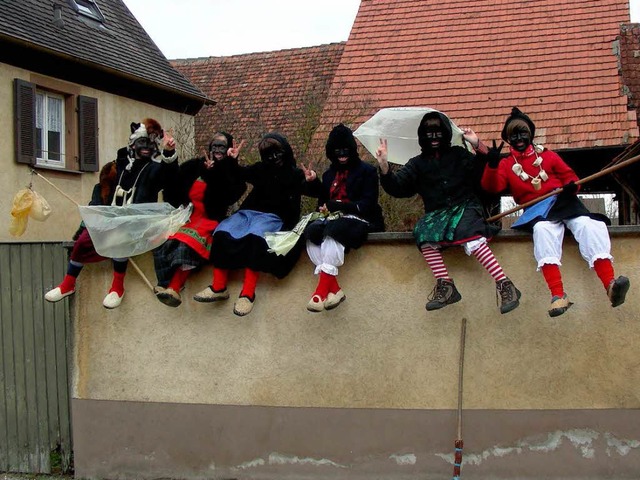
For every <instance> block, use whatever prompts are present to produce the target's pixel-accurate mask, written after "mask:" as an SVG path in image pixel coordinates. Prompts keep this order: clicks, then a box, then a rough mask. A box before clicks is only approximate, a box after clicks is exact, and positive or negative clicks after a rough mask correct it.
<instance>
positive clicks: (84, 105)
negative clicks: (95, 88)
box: [78, 95, 98, 172]
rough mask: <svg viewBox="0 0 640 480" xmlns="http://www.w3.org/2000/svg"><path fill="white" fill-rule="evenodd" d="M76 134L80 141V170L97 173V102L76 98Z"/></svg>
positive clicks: (88, 98)
mask: <svg viewBox="0 0 640 480" xmlns="http://www.w3.org/2000/svg"><path fill="white" fill-rule="evenodd" d="M78 132H79V137H80V138H79V140H80V170H82V171H84V172H97V171H98V100H97V99H95V98H91V97H85V96H83V95H80V96H79V97H78Z"/></svg>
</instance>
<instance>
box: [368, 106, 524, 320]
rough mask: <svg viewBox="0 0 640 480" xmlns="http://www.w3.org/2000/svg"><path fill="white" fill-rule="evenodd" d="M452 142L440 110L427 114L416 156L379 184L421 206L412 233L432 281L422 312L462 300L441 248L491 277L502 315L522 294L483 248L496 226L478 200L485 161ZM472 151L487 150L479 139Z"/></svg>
mask: <svg viewBox="0 0 640 480" xmlns="http://www.w3.org/2000/svg"><path fill="white" fill-rule="evenodd" d="M474 135H475V134H474ZM476 138H477V137H476ZM451 139H452V129H451V124H450V123H449V120H448V118H447V117H446V116H445V115H443V114H442V113H440V112H438V111H433V112H429V113H427V114H426V115H425V116H424V117H423V118H422V120H421V122H420V125H419V127H418V142H419V144H420V147H421V150H422V152H421V153H420V155H418V156H416V157H414V158H412V159H410V160H409V161H408V162H407V163H406V165H404V166H403V167H402V168H400V169H399V170H398V171H396V172H395V173H394V172H392V171H391V170H389V171H388V172H387V173H386V174H381V176H380V182H381V185H382V188H383V189H384V190H385V191H386V192H387V193H388V194H389V195H392V196H394V197H401V198H408V197H413V196H414V195H416V194H418V195H420V197H421V198H422V201H423V203H424V211H425V215H424V216H423V217H422V218H421V219H420V220H418V222H417V224H416V225H415V228H414V231H413V235H414V237H415V239H416V244H417V246H418V248H419V249H420V251H421V253H422V255H423V257H424V259H425V260H426V262H427V265H428V266H429V268H430V269H431V271H432V272H433V274H434V276H435V278H436V285H435V287H434V289H433V292H432V294H431V296H430V297H429V302H428V303H427V304H426V309H427V310H437V309H440V308H443V307H445V306H447V305H449V304H452V303H455V302H458V301H460V300H461V298H462V296H461V295H460V293H459V292H458V290H457V288H456V286H455V284H454V282H453V279H452V278H451V277H450V276H449V272H448V271H447V268H446V266H445V264H444V259H443V257H442V253H441V250H442V249H443V248H445V247H450V246H454V245H459V246H463V247H464V249H465V252H466V253H467V255H473V256H475V257H476V258H477V259H478V261H480V263H481V264H482V266H483V267H485V269H486V270H487V271H488V272H489V274H490V275H491V276H492V277H493V279H494V280H495V282H496V289H497V292H498V295H499V298H500V313H507V312H510V311H512V310H513V309H515V308H517V307H518V305H519V298H520V291H519V290H518V289H517V288H515V286H514V285H513V282H512V281H511V280H509V278H507V276H506V275H505V274H504V271H503V270H502V268H501V267H500V265H499V263H498V261H497V260H496V258H495V256H494V255H493V253H492V251H491V250H490V248H489V246H488V244H487V241H488V239H490V238H491V237H493V236H494V235H495V233H497V231H498V230H499V228H498V227H496V226H493V225H489V224H488V223H487V222H486V221H485V219H484V216H483V209H482V205H481V202H480V200H479V199H478V196H477V192H478V190H479V182H480V177H481V175H482V168H483V167H484V161H483V160H484V158H483V155H481V154H478V155H474V154H472V153H471V152H469V151H468V150H466V149H465V148H463V147H459V146H452V145H451ZM474 147H475V148H476V149H477V151H485V150H486V149H485V148H484V146H483V145H482V144H481V143H480V142H479V141H478V142H477V144H476V145H474ZM385 153H386V151H385ZM385 160H386V159H385ZM379 161H380V159H379Z"/></svg>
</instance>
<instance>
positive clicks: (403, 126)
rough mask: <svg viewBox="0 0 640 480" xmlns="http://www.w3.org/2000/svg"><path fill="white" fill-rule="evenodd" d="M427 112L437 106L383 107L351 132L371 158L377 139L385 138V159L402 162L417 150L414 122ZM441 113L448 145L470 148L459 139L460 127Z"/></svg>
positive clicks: (375, 148) (376, 147) (417, 152)
mask: <svg viewBox="0 0 640 480" xmlns="http://www.w3.org/2000/svg"><path fill="white" fill-rule="evenodd" d="M430 112H438V110H434V109H433V108H428V107H394V108H383V109H382V110H380V111H378V113H376V114H375V115H374V116H373V117H371V118H370V119H369V120H367V121H366V122H364V123H363V124H362V125H360V127H359V128H358V129H357V130H356V131H355V132H353V136H354V137H356V138H357V139H358V140H360V143H362V144H363V145H364V146H365V148H366V149H367V150H368V151H369V153H370V154H371V155H373V157H374V158H375V156H376V150H377V149H378V147H379V146H380V139H381V138H382V139H386V140H387V159H388V160H389V161H390V162H392V163H397V164H400V165H404V164H405V163H407V161H408V160H409V159H411V158H413V157H415V156H416V155H419V154H420V145H419V144H418V126H419V125H420V120H422V117H424V116H425V115H426V114H427V113H430ZM438 113H441V112H438ZM443 115H444V116H445V117H446V118H447V120H449V123H450V124H451V133H452V138H451V145H458V146H461V147H464V148H466V149H468V150H471V147H470V146H469V145H467V143H466V142H464V141H463V139H462V130H461V129H460V128H459V127H458V126H457V125H456V124H455V123H453V122H452V121H451V119H449V117H447V116H446V115H445V114H444V113H443Z"/></svg>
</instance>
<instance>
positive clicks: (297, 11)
mask: <svg viewBox="0 0 640 480" xmlns="http://www.w3.org/2000/svg"><path fill="white" fill-rule="evenodd" d="M124 3H125V4H126V5H127V7H128V8H129V10H131V12H132V13H133V14H134V15H135V17H136V18H137V19H138V21H139V22H140V23H141V24H142V26H143V27H144V29H145V30H146V31H147V33H148V34H149V35H150V36H151V38H152V39H153V41H154V42H155V43H156V45H157V46H158V47H159V48H160V50H161V51H162V53H164V55H165V57H167V58H169V59H176V58H196V57H212V56H226V55H237V54H241V53H254V52H267V51H272V50H281V49H285V48H297V47H310V46H314V45H322V44H326V43H334V42H342V41H345V40H347V39H348V38H349V32H350V31H351V26H352V25H353V21H354V19H355V18H356V13H358V6H359V5H360V0H180V1H179V2H178V1H176V0H124ZM630 11H631V21H632V22H640V0H630Z"/></svg>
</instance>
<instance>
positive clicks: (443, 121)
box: [418, 112, 453, 151]
mask: <svg viewBox="0 0 640 480" xmlns="http://www.w3.org/2000/svg"><path fill="white" fill-rule="evenodd" d="M430 118H438V119H440V125H442V132H443V134H442V141H441V142H440V148H449V147H450V146H451V138H452V136H453V134H452V131H451V123H450V122H449V119H448V118H447V117H446V115H444V114H443V113H440V112H429V113H427V114H425V116H424V117H422V120H420V126H419V127H418V144H419V145H420V148H422V151H425V150H430V146H429V143H430V142H429V140H427V137H426V130H427V126H426V124H425V122H426V121H427V120H428V119H430Z"/></svg>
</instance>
